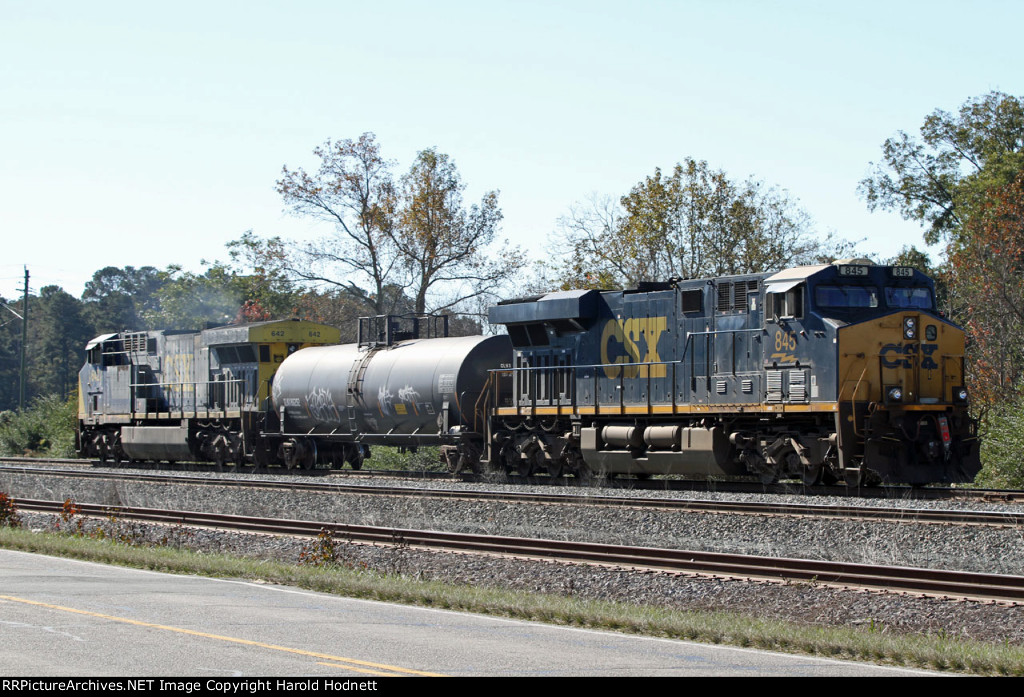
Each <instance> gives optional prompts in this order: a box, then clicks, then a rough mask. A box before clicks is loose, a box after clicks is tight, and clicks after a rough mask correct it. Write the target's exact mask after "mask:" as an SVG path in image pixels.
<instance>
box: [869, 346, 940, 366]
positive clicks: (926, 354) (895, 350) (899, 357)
mask: <svg viewBox="0 0 1024 697" xmlns="http://www.w3.org/2000/svg"><path fill="white" fill-rule="evenodd" d="M919 348H920V354H921V368H923V369H924V370H935V369H936V368H938V367H939V364H938V363H936V362H935V359H934V358H932V354H933V353H935V351H937V350H938V348H939V345H938V344H907V345H905V346H904V345H903V344H902V343H900V344H886V345H885V346H883V347H882V350H881V352H880V353H879V356H881V359H882V367H884V368H912V367H913V365H914V360H913V358H914V356H916V355H918V349H919Z"/></svg>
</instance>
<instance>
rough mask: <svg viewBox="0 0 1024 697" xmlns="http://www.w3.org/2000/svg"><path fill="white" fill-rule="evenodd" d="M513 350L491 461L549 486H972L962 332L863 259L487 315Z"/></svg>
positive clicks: (913, 289)
mask: <svg viewBox="0 0 1024 697" xmlns="http://www.w3.org/2000/svg"><path fill="white" fill-rule="evenodd" d="M490 321H491V322H492V323H494V324H503V325H505V326H506V327H507V328H508V333H509V336H510V338H511V340H512V344H513V346H514V357H513V365H512V366H511V368H510V369H508V370H506V371H504V374H506V375H508V374H511V383H512V385H511V392H510V393H509V392H504V393H503V392H502V391H501V390H497V389H495V390H492V392H491V393H490V394H491V396H492V402H491V405H490V406H491V410H492V414H491V418H490V420H489V431H488V433H487V434H486V444H487V445H486V450H485V453H484V458H485V459H487V460H489V461H490V464H492V465H497V466H500V467H503V468H505V469H507V470H509V471H518V472H520V473H524V474H525V473H529V472H534V471H538V470H541V471H543V470H546V471H548V472H550V473H551V474H555V475H557V474H562V473H575V474H577V475H579V476H584V477H585V476H588V475H589V474H591V473H598V472H603V473H631V474H635V475H639V476H647V475H651V474H681V475H689V476H697V477H715V476H732V475H745V476H749V475H755V476H758V477H760V478H761V479H762V480H763V481H765V482H771V481H775V480H777V479H780V478H792V477H798V478H801V479H802V480H803V481H804V482H806V483H808V484H814V483H818V482H821V481H825V482H835V481H838V480H840V479H841V480H844V481H845V482H846V483H847V484H851V485H856V484H859V483H862V482H902V483H911V484H923V483H928V482H968V481H971V480H972V479H973V478H974V476H975V475H976V474H977V472H978V471H979V470H980V468H981V463H980V459H979V453H978V440H977V424H976V422H975V421H974V420H973V419H972V418H971V417H970V416H969V414H968V395H967V390H966V386H965V384H964V373H965V368H964V348H965V335H964V332H963V331H962V330H961V329H960V328H959V327H957V326H955V325H954V324H952V323H951V322H949V321H947V320H946V319H944V318H943V317H942V315H941V314H940V313H939V312H938V311H937V309H936V304H935V290H934V284H933V282H932V281H931V279H929V278H928V277H927V276H925V275H924V274H922V273H920V272H919V271H916V270H914V269H912V268H909V267H900V266H876V265H873V264H871V263H870V262H867V261H864V260H851V261H849V262H836V263H834V264H825V265H818V266H804V267H796V268H791V269H787V270H785V271H781V272H779V273H774V274H751V275H742V276H731V277H724V278H715V279H701V280H673V281H671V282H668V283H662V284H655V283H651V284H644V285H642V286H641V287H640V288H637V289H635V290H625V291H600V292H599V291H596V290H581V291H565V292H556V293H549V294H546V295H543V296H539V297H534V298H527V299H520V300H510V301H506V302H503V303H501V304H499V305H498V306H496V307H493V308H491V310H490Z"/></svg>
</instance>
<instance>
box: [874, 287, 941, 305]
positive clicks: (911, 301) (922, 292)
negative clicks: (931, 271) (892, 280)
mask: <svg viewBox="0 0 1024 697" xmlns="http://www.w3.org/2000/svg"><path fill="white" fill-rule="evenodd" d="M885 304H886V305H888V306H889V307H900V308H912V309H916V310H931V309H933V308H934V307H935V303H934V301H933V300H932V290H931V288H928V287H916V288H886V289H885Z"/></svg>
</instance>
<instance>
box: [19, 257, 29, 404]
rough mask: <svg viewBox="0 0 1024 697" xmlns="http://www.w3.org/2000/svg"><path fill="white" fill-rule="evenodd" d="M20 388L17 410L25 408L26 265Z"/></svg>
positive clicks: (26, 337)
mask: <svg viewBox="0 0 1024 697" xmlns="http://www.w3.org/2000/svg"><path fill="white" fill-rule="evenodd" d="M21 314H22V317H21V389H20V391H19V392H18V411H24V410H25V345H26V344H28V267H27V266H26V267H25V294H24V295H23V296H22V299H21Z"/></svg>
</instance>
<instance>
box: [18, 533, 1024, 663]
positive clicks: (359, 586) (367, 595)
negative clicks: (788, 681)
mask: <svg viewBox="0 0 1024 697" xmlns="http://www.w3.org/2000/svg"><path fill="white" fill-rule="evenodd" d="M0 546H2V547H4V548H7V549H14V550H20V551H24V552H35V553H39V554H48V555H52V556H62V557H71V558H75V559H83V560H89V561H94V562H100V563H104V564H116V565H121V566H128V567H134V568H141V569H149V570H153V571H163V572H167V573H175V574H191V575H200V576H210V577H215V578H233V579H243V580H249V581H259V582H263V583H275V584H280V585H288V586H296V587H299V588H305V589H308V590H312V591H317V592H322V593H329V594H332V595H341V596H346V597H352V598H362V599H368V600H379V601H384V602H392V603H403V604H408V605H419V606H423V607H433V608H443V609H449V610H459V611H465V612H475V613H481V614H489V615H497V616H501V617H508V618H513V619H521V620H531V621H539V622H547V623H551V624H559V625H568V626H574V627H586V628H591V629H602V630H611V631H617V632H625V633H631V634H639V635H644V636H655V637H664V638H670V639H682V640H688V641H696V642H702V643H712V644H724V645H732V646H740V647H747V648H756V649H764V650H771V651H780V652H786V653H799V654H809V655H814V656H821V657H825V658H836V659H845V660H858V661H867V662H871V663H880V664H885V665H896V666H904V667H913V668H926V669H931V670H943V671H952V672H958V673H972V674H977V675H1000V676H1021V675H1024V647H1021V646H1019V645H1015V644H1010V643H1008V642H1004V643H995V642H982V641H976V640H969V639H963V638H960V637H952V636H948V635H941V634H938V635H921V634H892V633H883V632H880V631H874V630H872V629H870V628H852V627H821V626H809V625H802V624H796V623H791V622H784V621H779V620H770V619H761V618H756V617H750V616H747V615H741V614H738V613H731V612H706V611H683V610H678V609H669V608H663V607H658V606H651V605H632V604H625V603H613V602H607V601H597V600H586V599H580V598H572V597H564V596H559V595H550V594H539V593H527V592H522V591H510V590H505V589H502V588H493V587H482V586H469V585H453V584H446V583H440V582H436V581H423V580H417V579H412V578H408V577H404V576H395V575H385V574H381V573H379V572H376V571H373V570H357V569H348V568H344V567H341V566H336V565H324V566H313V565H300V564H286V563H282V562H278V561H268V560H260V559H253V558H246V557H238V556H230V555H224V554H208V553H203V552H196V551H193V550H189V549H181V548H176V547H162V546H159V547H147V546H136V545H128V544H124V543H120V542H115V541H112V540H109V539H94V538H91V537H86V536H74V535H66V534H58V533H45V532H31V531H28V530H23V529H18V528H10V527H0Z"/></svg>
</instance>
